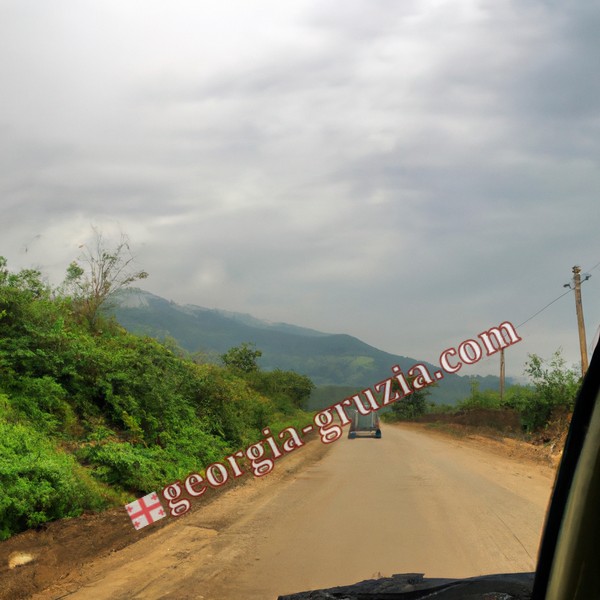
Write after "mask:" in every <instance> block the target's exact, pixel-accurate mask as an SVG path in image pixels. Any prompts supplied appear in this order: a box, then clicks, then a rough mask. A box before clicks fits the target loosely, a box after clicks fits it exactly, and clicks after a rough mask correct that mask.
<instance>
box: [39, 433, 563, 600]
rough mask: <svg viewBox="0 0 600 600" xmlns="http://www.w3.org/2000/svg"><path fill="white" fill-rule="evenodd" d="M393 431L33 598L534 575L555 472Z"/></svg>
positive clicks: (198, 594) (197, 513) (219, 597)
mask: <svg viewBox="0 0 600 600" xmlns="http://www.w3.org/2000/svg"><path fill="white" fill-rule="evenodd" d="M383 431H384V436H383V438H382V439H381V440H375V439H356V440H348V439H347V438H345V437H344V438H342V439H340V440H339V441H337V442H335V443H334V444H332V445H331V446H330V448H328V451H327V452H326V453H324V452H323V450H324V447H323V446H322V444H320V442H318V441H315V442H312V443H310V444H308V445H307V446H306V447H303V448H300V449H297V450H296V451H295V452H294V454H296V456H293V455H290V456H289V458H288V459H286V461H285V462H282V463H279V464H278V465H277V467H276V471H275V472H274V473H272V474H271V475H269V476H267V477H266V478H263V479H260V480H252V481H251V482H250V483H249V484H248V485H245V486H242V487H240V488H237V489H232V490H231V491H230V492H228V493H227V494H225V495H224V496H223V497H221V498H219V499H218V500H217V501H215V502H213V503H212V504H211V505H209V506H205V507H203V506H200V503H199V504H197V505H195V506H194V510H193V511H192V512H191V513H189V514H188V515H186V516H185V517H181V518H180V519H177V520H174V522H173V524H172V525H170V526H167V527H164V528H163V529H161V530H160V531H157V533H156V534H154V535H151V536H148V537H146V538H144V539H142V540H140V541H139V542H138V543H135V544H133V545H131V546H129V547H128V548H125V549H124V550H121V551H120V552H116V553H114V554H112V555H110V556H108V557H106V558H104V559H101V560H99V561H97V562H96V563H94V564H91V565H89V566H88V567H86V568H85V569H84V570H83V571H82V572H81V573H80V574H79V575H78V578H77V579H76V580H75V581H71V582H67V583H63V584H61V585H59V586H55V587H54V588H53V589H51V590H47V591H46V592H43V593H41V594H38V595H37V596H35V598H36V599H38V600H42V599H44V600H47V599H49V598H53V599H56V598H68V599H69V600H84V599H94V600H103V599H106V600H109V599H110V600H132V599H134V598H139V599H144V600H154V599H158V598H169V599H178V600H186V599H192V598H194V599H204V600H230V599H231V600H233V599H235V600H239V599H241V598H243V599H244V600H259V599H260V600H270V599H274V598H276V597H277V595H278V594H283V593H291V592H295V591H301V590H306V589H314V588H319V587H328V586H333V585H338V584H350V583H354V582H356V581H359V580H361V579H367V578H371V577H374V576H375V577H376V576H378V575H379V574H380V575H382V576H390V575H392V574H394V573H403V572H418V573H425V574H426V575H427V576H431V577H438V576H439V577H444V576H450V577H466V576H472V575H480V574H485V573H501V572H516V571H532V570H533V569H534V566H535V558H536V553H537V547H538V543H539V536H540V532H541V529H542V526H543V519H544V514H545V510H546V506H547V502H548V499H549V494H550V491H551V486H552V483H553V475H554V472H553V470H552V469H551V468H550V467H544V466H537V465H535V464H533V463H529V462H526V461H519V460H515V459H511V458H509V457H507V456H502V455H499V454H498V453H492V452H489V451H487V450H484V449H478V448H474V447H473V446H472V445H470V444H467V443H465V442H462V441H460V440H455V439H452V438H443V437H440V436H435V435H431V434H428V433H424V432H422V431H419V430H416V429H414V428H409V427H390V426H387V427H385V428H384V430H383ZM320 454H323V457H322V458H321V460H318V461H317V462H314V461H313V459H314V458H317V457H318V455H320ZM294 469H297V470H296V471H295V472H294V473H293V474H292V475H289V474H288V475H287V476H286V473H285V472H286V471H293V470H294Z"/></svg>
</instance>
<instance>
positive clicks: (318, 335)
mask: <svg viewBox="0 0 600 600" xmlns="http://www.w3.org/2000/svg"><path fill="white" fill-rule="evenodd" d="M115 300H116V301H115V305H114V307H113V308H112V309H111V311H110V312H111V313H112V314H114V316H115V317H116V319H117V320H118V321H119V323H121V325H123V327H125V328H126V329H128V330H129V331H131V332H134V333H137V334H141V335H148V336H150V337H153V338H157V339H161V340H164V339H167V338H173V339H174V340H176V342H177V344H178V345H179V346H181V347H182V348H183V349H185V350H187V351H188V352H191V353H200V354H203V355H204V357H205V360H207V361H211V362H218V359H219V356H220V355H221V354H223V353H224V352H226V351H227V350H228V349H229V348H231V347H233V346H238V345H240V344H241V343H243V342H250V343H253V344H255V345H256V347H257V348H258V349H259V350H261V352H262V356H261V357H260V359H259V361H258V362H259V365H260V367H261V368H263V369H265V370H272V369H282V370H286V371H287V370H290V371H296V372H297V373H301V374H303V375H307V376H309V377H310V378H311V379H312V380H313V381H314V383H315V384H316V385H317V386H327V389H328V390H335V387H332V386H343V387H344V393H346V392H348V393H350V391H351V390H355V392H354V393H357V392H358V391H360V390H361V389H363V388H366V387H372V386H373V385H374V384H375V383H377V382H378V381H381V380H383V379H386V378H388V377H390V375H391V367H392V366H393V365H399V366H400V368H401V369H402V370H403V371H404V372H405V373H406V371H407V370H408V369H410V368H411V367H412V366H413V365H414V364H416V363H419V362H421V363H423V364H425V365H426V366H427V368H428V369H429V371H430V372H431V373H433V372H434V371H436V370H437V369H438V367H437V366H436V365H433V364H431V363H428V362H426V361H420V360H418V359H415V358H411V357H407V356H400V355H395V354H390V353H388V352H384V351H383V350H379V349H377V348H375V347H373V346H370V345H369V344H366V343H365V342H363V341H361V340H359V339H358V338H355V337H353V336H350V335H347V334H330V333H324V332H321V331H317V330H314V329H310V328H306V327H300V326H297V325H292V324H288V323H281V322H270V321H266V320H263V319H257V318H256V317H253V316H252V315H250V314H245V313H237V312H232V311H226V310H220V309H210V308H204V307H202V306H196V305H193V304H186V305H180V304H177V303H175V302H173V301H169V300H166V299H165V298H161V297H160V296H156V295H154V294H151V293H150V292H146V291H144V290H141V289H138V288H130V289H127V290H123V291H121V292H120V293H119V294H118V296H117V297H116V299H115ZM473 379H475V380H476V381H478V383H479V388H480V389H481V390H484V389H498V385H499V380H498V377H494V376H491V375H488V376H486V377H481V376H475V377H470V376H459V375H450V374H446V375H445V377H444V379H443V380H442V381H441V382H439V385H438V386H437V387H433V388H431V396H430V399H431V400H432V401H434V402H437V403H448V404H453V403H455V402H457V401H458V400H462V399H464V398H466V397H468V396H469V395H470V392H471V382H472V380H473ZM337 399H339V398H337ZM335 400H336V398H333V399H332V402H333V401H335Z"/></svg>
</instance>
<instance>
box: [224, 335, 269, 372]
mask: <svg viewBox="0 0 600 600" xmlns="http://www.w3.org/2000/svg"><path fill="white" fill-rule="evenodd" d="M261 356H262V352H261V351H260V350H257V349H256V347H255V346H254V344H250V343H248V342H243V343H242V344H240V345H239V346H234V347H233V348H230V349H229V350H227V352H225V354H222V355H221V360H222V361H223V364H224V365H225V366H226V367H227V368H229V369H232V370H234V371H237V372H239V373H252V372H253V371H258V363H257V360H258V359H259V358H260V357H261Z"/></svg>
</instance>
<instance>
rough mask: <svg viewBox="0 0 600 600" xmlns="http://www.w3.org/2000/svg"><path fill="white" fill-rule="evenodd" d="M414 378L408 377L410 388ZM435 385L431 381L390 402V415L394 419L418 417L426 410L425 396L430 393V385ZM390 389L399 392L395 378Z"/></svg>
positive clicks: (398, 385)
mask: <svg viewBox="0 0 600 600" xmlns="http://www.w3.org/2000/svg"><path fill="white" fill-rule="evenodd" d="M413 381H414V378H411V379H409V381H408V383H409V386H410V387H411V389H414V387H413ZM434 386H437V384H435V383H433V384H431V385H428V386H426V387H423V388H421V389H418V390H414V391H413V392H412V394H410V395H408V396H403V397H402V398H400V399H399V400H396V401H395V402H394V403H392V404H391V409H392V410H391V415H392V419H393V420H394V421H402V420H407V419H414V418H416V417H419V416H421V415H423V414H425V412H426V411H427V397H428V396H429V394H431V389H430V388H431V387H434ZM392 390H393V391H394V392H399V393H401V389H400V384H399V383H398V381H397V380H395V379H394V380H392Z"/></svg>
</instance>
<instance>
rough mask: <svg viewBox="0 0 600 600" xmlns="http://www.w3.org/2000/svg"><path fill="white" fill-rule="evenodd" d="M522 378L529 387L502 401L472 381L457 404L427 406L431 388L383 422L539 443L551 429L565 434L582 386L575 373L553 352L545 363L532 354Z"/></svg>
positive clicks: (395, 409)
mask: <svg viewBox="0 0 600 600" xmlns="http://www.w3.org/2000/svg"><path fill="white" fill-rule="evenodd" d="M524 373H525V374H526V375H527V376H528V377H529V380H530V384H529V385H513V386H509V387H508V388H507V389H506V390H505V392H504V394H503V397H502V398H501V397H500V393H499V391H495V390H483V391H482V390H480V389H479V385H478V383H477V381H475V380H473V381H472V384H471V394H470V395H469V397H467V398H465V399H463V400H462V401H460V402H458V403H457V404H456V405H439V404H433V403H428V402H427V396H428V395H429V389H428V388H423V389H421V390H419V391H417V392H415V393H413V394H412V395H411V396H409V397H408V398H407V400H409V399H410V401H402V402H401V403H396V405H394V406H393V407H392V410H390V411H389V412H387V413H386V414H385V416H384V418H385V420H387V421H402V420H417V421H426V422H435V421H440V422H445V423H460V424H467V425H483V426H488V427H492V428H496V429H500V430H504V431H505V432H507V431H511V430H512V431H513V432H515V430H516V431H517V432H521V433H523V434H525V435H526V436H529V437H531V438H538V439H542V440H543V439H544V438H545V437H547V436H545V435H544V434H545V432H548V431H549V430H552V432H551V434H552V436H555V435H556V434H560V433H562V432H561V431H554V430H555V429H556V428H557V426H558V428H559V429H560V428H562V429H566V426H567V421H568V416H569V415H570V413H571V412H572V411H573V407H574V403H575V398H576V396H577V392H578V390H579V387H580V385H581V375H580V373H579V371H578V370H577V369H576V368H575V367H568V366H567V364H566V362H565V360H564V358H563V357H562V353H561V351H560V350H557V351H556V352H555V353H554V354H553V355H552V357H551V358H550V359H548V360H544V359H543V358H541V357H540V356H538V355H537V354H530V355H529V360H528V361H527V362H526V363H525V369H524Z"/></svg>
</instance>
